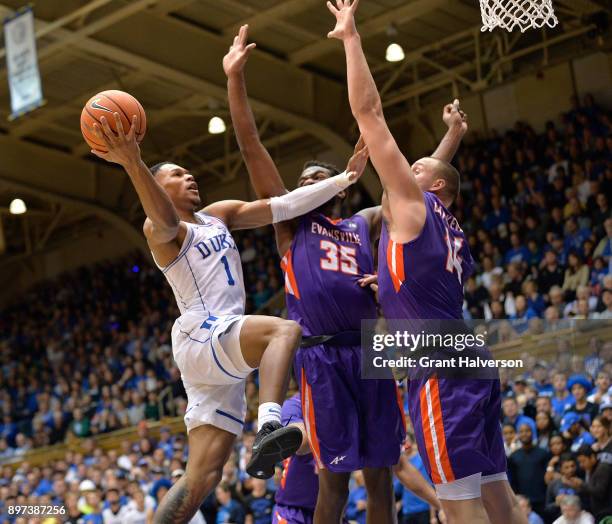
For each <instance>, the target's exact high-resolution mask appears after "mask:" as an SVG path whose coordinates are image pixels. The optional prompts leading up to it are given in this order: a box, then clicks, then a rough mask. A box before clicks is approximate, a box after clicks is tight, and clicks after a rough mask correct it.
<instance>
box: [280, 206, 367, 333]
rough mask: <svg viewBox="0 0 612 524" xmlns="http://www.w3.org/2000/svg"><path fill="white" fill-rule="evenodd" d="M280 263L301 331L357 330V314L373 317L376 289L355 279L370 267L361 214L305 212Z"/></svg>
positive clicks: (289, 307)
mask: <svg viewBox="0 0 612 524" xmlns="http://www.w3.org/2000/svg"><path fill="white" fill-rule="evenodd" d="M281 267H282V269H283V272H284V274H285V292H286V299H287V311H288V318H290V319H291V320H295V321H296V322H298V323H299V324H300V326H301V327H302V331H303V333H304V335H305V336H309V335H331V334H334V333H338V332H341V331H351V330H359V329H361V319H363V318H376V302H375V297H374V294H373V293H372V291H371V290H370V289H369V288H362V287H360V286H359V284H358V282H357V281H358V280H359V279H360V278H362V277H363V276H364V275H365V274H372V273H373V272H374V261H373V257H372V250H371V247H370V233H369V226H368V223H367V221H366V220H365V219H364V218H363V217H361V216H359V215H354V216H352V217H351V218H347V219H338V220H333V219H330V218H328V217H326V216H324V215H322V214H321V213H317V212H312V213H309V214H307V215H304V216H303V217H301V219H300V221H299V224H298V228H297V231H296V232H295V236H294V238H293V242H292V243H291V247H290V248H289V250H288V251H287V253H285V256H284V257H283V259H282V261H281Z"/></svg>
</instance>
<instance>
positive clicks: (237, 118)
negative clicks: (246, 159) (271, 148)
mask: <svg viewBox="0 0 612 524" xmlns="http://www.w3.org/2000/svg"><path fill="white" fill-rule="evenodd" d="M227 96H228V100H229V107H230V114H231V116H232V124H233V126H234V130H235V132H236V140H237V141H238V146H239V147H240V151H241V152H242V154H243V155H247V154H250V153H251V152H252V151H253V150H255V149H257V148H258V147H259V146H261V142H260V140H259V132H258V131H257V124H256V123H255V116H254V115H253V111H252V110H251V106H250V104H249V100H248V95H247V89H246V82H245V80H244V75H243V74H242V73H240V74H233V75H231V76H229V77H228V78H227Z"/></svg>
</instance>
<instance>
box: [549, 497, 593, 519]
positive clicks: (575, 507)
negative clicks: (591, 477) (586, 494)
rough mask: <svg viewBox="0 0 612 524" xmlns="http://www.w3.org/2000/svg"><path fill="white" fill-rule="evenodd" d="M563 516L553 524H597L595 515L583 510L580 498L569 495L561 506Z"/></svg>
mask: <svg viewBox="0 0 612 524" xmlns="http://www.w3.org/2000/svg"><path fill="white" fill-rule="evenodd" d="M561 513H562V515H561V516H560V517H559V518H558V519H557V520H555V521H554V522H553V524H595V519H594V518H593V515H591V514H590V513H588V512H586V511H583V510H582V505H581V504H580V498H578V497H576V496H575V495H569V496H567V497H565V498H564V499H563V503H562V504H561Z"/></svg>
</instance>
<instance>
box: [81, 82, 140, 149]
mask: <svg viewBox="0 0 612 524" xmlns="http://www.w3.org/2000/svg"><path fill="white" fill-rule="evenodd" d="M113 113H119V116H120V117H121V123H122V124H123V132H124V133H127V132H128V131H129V130H130V125H131V123H132V117H133V116H134V115H136V140H137V141H138V142H140V141H142V139H143V138H144V136H145V132H146V130H147V117H146V115H145V112H144V109H143V108H142V106H141V105H140V102H139V101H138V100H136V99H135V98H134V97H133V96H132V95H130V94H129V93H126V92H125V91H118V90H116V89H110V90H108V91H102V92H101V93H98V94H97V95H94V96H92V97H91V98H90V99H89V100H88V101H87V103H86V104H85V107H84V108H83V111H82V112H81V132H82V133H83V138H85V141H86V142H87V143H88V144H89V145H90V146H91V148H92V149H96V150H97V151H102V152H106V151H107V148H106V146H105V145H104V144H103V143H100V139H99V138H98V137H97V136H96V134H95V132H94V127H93V125H94V124H95V123H98V124H100V117H102V116H104V117H106V121H107V122H108V125H109V126H110V128H111V129H112V130H113V131H117V127H116V124H115V117H114V116H113Z"/></svg>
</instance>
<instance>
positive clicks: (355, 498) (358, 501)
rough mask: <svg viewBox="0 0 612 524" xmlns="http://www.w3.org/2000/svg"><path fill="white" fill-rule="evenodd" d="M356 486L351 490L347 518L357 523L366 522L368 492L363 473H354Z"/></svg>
mask: <svg viewBox="0 0 612 524" xmlns="http://www.w3.org/2000/svg"><path fill="white" fill-rule="evenodd" d="M353 480H354V484H355V485H354V486H353V488H352V489H351V490H350V492H349V497H348V504H347V506H346V518H347V519H349V520H354V521H355V522H357V524H365V523H366V507H367V500H366V498H367V493H366V489H365V484H364V481H363V473H362V472H361V471H355V472H354V473H353Z"/></svg>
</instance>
